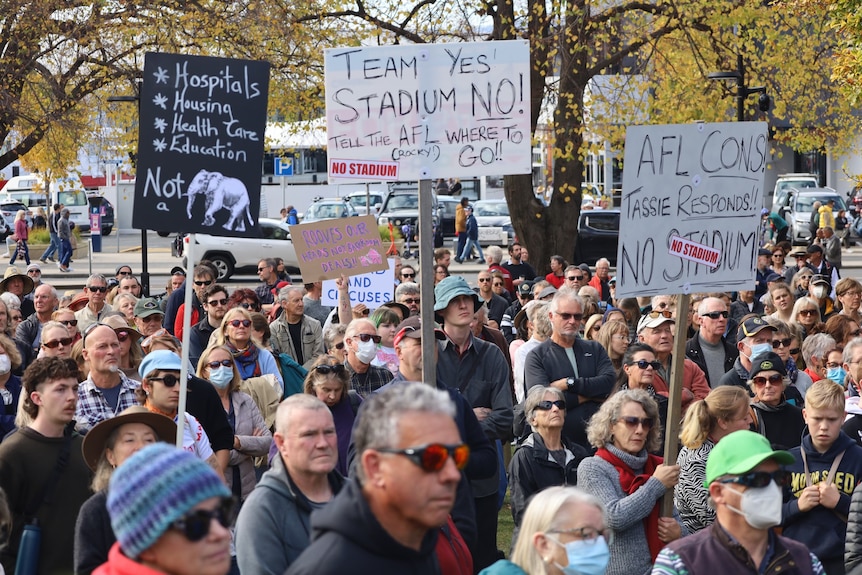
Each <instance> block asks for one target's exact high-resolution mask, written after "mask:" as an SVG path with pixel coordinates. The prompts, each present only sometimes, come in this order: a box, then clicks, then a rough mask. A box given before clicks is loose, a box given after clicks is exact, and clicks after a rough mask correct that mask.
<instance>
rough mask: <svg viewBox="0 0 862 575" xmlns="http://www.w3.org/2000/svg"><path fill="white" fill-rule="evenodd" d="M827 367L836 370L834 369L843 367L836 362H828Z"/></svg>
mask: <svg viewBox="0 0 862 575" xmlns="http://www.w3.org/2000/svg"><path fill="white" fill-rule="evenodd" d="M826 367H833V368H834V367H841V364H840V363H836V362H834V361H827V362H826Z"/></svg>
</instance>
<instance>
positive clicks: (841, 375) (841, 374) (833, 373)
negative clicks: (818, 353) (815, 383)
mask: <svg viewBox="0 0 862 575" xmlns="http://www.w3.org/2000/svg"><path fill="white" fill-rule="evenodd" d="M846 377H847V372H846V371H844V368H843V367H830V368H829V369H827V370H826V378H827V379H831V380H832V381H834V382H835V383H837V384H838V385H844V379H845V378H846Z"/></svg>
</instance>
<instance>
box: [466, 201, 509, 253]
mask: <svg viewBox="0 0 862 575" xmlns="http://www.w3.org/2000/svg"><path fill="white" fill-rule="evenodd" d="M473 215H474V216H476V223H477V224H479V242H480V243H482V244H485V243H487V244H488V245H503V247H505V246H507V245H509V244H510V243H511V242H512V241H514V239H515V228H513V227H512V218H511V217H510V216H509V204H507V203H506V200H479V201H478V202H476V203H475V205H474V206H473ZM483 230H484V231H483ZM503 234H505V242H504V240H503V237H504V236H503Z"/></svg>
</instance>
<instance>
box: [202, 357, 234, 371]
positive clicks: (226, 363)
mask: <svg viewBox="0 0 862 575" xmlns="http://www.w3.org/2000/svg"><path fill="white" fill-rule="evenodd" d="M207 365H208V366H209V368H210V369H218V367H219V366H220V365H223V366H225V367H230V366H232V365H233V360H232V359H223V360H221V361H210V362H207Z"/></svg>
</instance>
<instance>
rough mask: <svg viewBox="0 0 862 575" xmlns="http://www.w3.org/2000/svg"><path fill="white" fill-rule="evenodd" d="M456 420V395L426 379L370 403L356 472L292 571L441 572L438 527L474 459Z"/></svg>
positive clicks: (316, 524) (362, 421)
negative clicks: (426, 381) (436, 552)
mask: <svg viewBox="0 0 862 575" xmlns="http://www.w3.org/2000/svg"><path fill="white" fill-rule="evenodd" d="M438 285H439V284H438ZM454 417H455V406H454V405H453V403H452V401H451V400H450V399H449V396H448V395H447V394H446V393H445V392H442V391H438V390H435V389H433V388H432V387H431V386H429V385H426V384H423V383H404V384H401V385H395V386H392V387H390V388H388V389H386V390H385V391H382V392H380V393H376V394H374V395H372V396H371V397H370V398H369V399H368V400H366V401H365V402H364V403H363V407H362V416H361V417H360V418H359V421H358V423H357V424H356V427H355V428H354V432H353V438H354V443H355V446H356V454H357V460H356V473H355V476H354V477H352V478H350V479H349V480H348V481H347V484H346V485H345V486H344V488H343V489H342V490H341V492H340V493H338V495H336V496H335V499H333V500H332V502H331V503H329V504H327V505H326V506H325V507H324V508H323V509H321V510H319V511H317V512H316V513H314V515H313V516H312V519H311V527H312V542H311V545H310V546H309V547H308V548H307V549H306V550H305V551H304V552H303V553H302V555H300V556H299V559H297V560H296V562H294V563H293V565H292V566H291V567H290V569H289V570H288V571H287V573H288V574H291V575H305V574H314V575H329V574H336V573H339V574H340V573H411V574H417V575H424V574H429V575H430V574H435V573H439V572H440V566H439V564H438V562H437V558H436V556H435V547H436V544H437V539H438V528H439V527H440V525H443V524H445V523H447V520H448V517H449V512H450V511H451V509H452V506H453V504H454V503H455V497H456V490H457V488H458V482H459V481H460V480H461V470H462V469H464V468H465V467H466V465H467V463H468V461H469V457H470V448H469V447H468V446H467V445H466V444H464V443H463V442H462V440H461V435H460V433H459V432H458V427H457V426H456V425H455V421H454Z"/></svg>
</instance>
